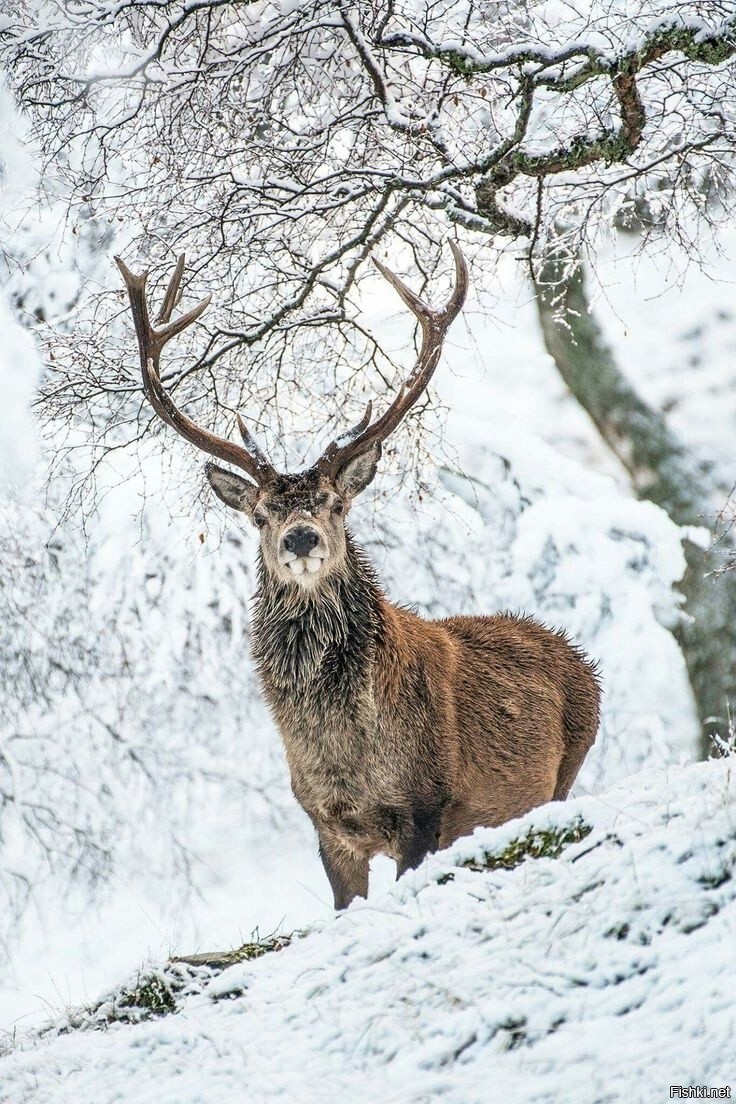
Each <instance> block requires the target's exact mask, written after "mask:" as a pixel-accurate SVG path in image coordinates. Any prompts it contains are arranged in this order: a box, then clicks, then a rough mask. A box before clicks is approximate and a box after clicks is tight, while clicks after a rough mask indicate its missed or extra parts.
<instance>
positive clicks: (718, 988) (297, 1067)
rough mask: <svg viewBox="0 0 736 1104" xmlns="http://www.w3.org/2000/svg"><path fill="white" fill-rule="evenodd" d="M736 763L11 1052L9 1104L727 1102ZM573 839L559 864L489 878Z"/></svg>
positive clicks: (734, 1072) (538, 828) (735, 899)
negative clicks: (97, 1024)
mask: <svg viewBox="0 0 736 1104" xmlns="http://www.w3.org/2000/svg"><path fill="white" fill-rule="evenodd" d="M734 766H736V764H735V763H734V761H733V759H731V760H725V761H718V762H710V763H707V764H699V765H695V766H689V767H686V768H671V769H670V770H669V771H667V772H663V771H653V770H649V771H646V772H642V773H641V774H639V775H637V776H636V777H634V778H631V779H629V780H627V781H626V782H625V783H622V784H621V785H618V786H615V787H613V788H612V789H609V790H608V791H607V792H605V793H603V794H600V795H598V796H595V797H586V798H579V799H577V800H576V801H573V802H568V803H566V804H564V805H562V804H553V805H550V806H548V807H547V808H545V809H543V810H538V811H536V812H535V813H532V814H530V815H528V816H527V817H525V818H524V819H523V820H521V821H516V822H513V823H511V824H508V825H505V826H504V827H502V828H500V829H497V830H494V831H490V830H483V831H478V832H476V833H475V835H474V837H472V838H471V839H469V840H465V841H461V842H460V843H459V844H458V845H456V846H455V847H454V848H452V849H451V850H449V851H448V852H445V853H442V854H440V855H437V856H434V857H433V858H431V859H429V860H428V861H426V862H425V864H424V865H423V866H422V868H421V869H420V870H418V871H416V872H413V873H411V874H410V875H408V876H407V877H405V878H404V879H402V881H401V882H400V883H399V884H398V885H397V886H396V887H395V888H392V889H391V890H389V891H388V892H385V893H383V894H382V895H380V896H377V897H375V898H373V899H372V900H370V901H369V902H367V903H364V902H359V903H356V904H354V905H353V906H352V907H351V908H350V910H349V911H348V913H346V914H344V915H343V916H341V917H339V918H338V919H336V920H331V921H326V922H325V923H323V924H322V925H321V926H319V927H317V928H315V929H313V930H312V931H311V932H309V933H308V934H306V935H305V937H304V938H299V939H296V940H295V941H294V942H293V943H292V945H291V946H290V947H288V948H287V949H285V950H282V951H280V952H278V953H271V954H268V955H266V956H265V957H263V958H261V959H259V960H257V961H255V962H250V963H243V964H240V965H236V966H233V967H231V968H229V969H227V970H225V971H224V972H223V973H221V974H220V975H219V976H217V977H215V978H214V979H213V980H210V981H204V982H200V983H199V985H198V986H195V989H196V990H197V991H195V992H194V993H192V994H191V995H189V996H188V997H186V998H184V999H183V1000H182V1001H181V1003H180V1009H179V1011H178V1012H177V1013H175V1014H170V1015H168V1016H165V1017H163V1018H159V1019H152V1020H149V1021H147V1022H142V1023H139V1024H136V1025H133V1026H131V1025H128V1024H113V1025H112V1026H110V1027H108V1028H107V1029H106V1030H94V1029H91V1028H88V1029H87V1030H79V1029H77V1030H74V1031H72V1032H71V1033H70V1034H66V1035H61V1036H59V1037H54V1036H53V1035H47V1036H46V1037H45V1038H44V1039H43V1040H41V1041H33V1040H31V1041H28V1040H25V1041H24V1040H18V1044H19V1046H18V1048H17V1049H16V1050H15V1051H14V1052H12V1053H10V1054H9V1055H8V1056H7V1057H5V1058H4V1059H3V1060H2V1062H1V1063H0V1086H1V1087H0V1100H2V1101H4V1102H5V1101H7V1102H10V1101H12V1102H13V1104H21V1102H23V1104H31V1101H32V1102H33V1104H72V1102H74V1104H78V1102H81V1101H94V1102H95V1104H113V1102H115V1104H128V1102H130V1104H133V1102H134V1101H135V1102H138V1101H141V1100H151V1101H153V1100H156V1101H159V1102H160V1104H202V1102H205V1101H206V1102H207V1104H221V1102H223V1104H224V1102H230V1101H232V1100H243V1099H247V1100H248V1101H253V1102H254V1104H261V1102H265V1101H281V1100H283V1101H285V1102H286V1101H288V1102H289V1104H293V1102H300V1104H311V1102H313V1101H314V1102H317V1101H320V1102H328V1104H333V1102H335V1104H337V1102H338V1101H343V1100H346V1099H349V1100H351V1101H354V1102H356V1104H357V1102H366V1104H368V1102H370V1104H373V1102H376V1101H379V1100H380V1101H382V1102H385V1104H389V1102H391V1104H411V1102H417V1104H419V1102H424V1101H428V1100H442V1101H447V1102H448V1104H449V1102H453V1104H495V1102H498V1104H501V1102H504V1104H505V1102H507V1101H520V1100H524V1101H525V1102H532V1101H540V1102H542V1101H544V1102H550V1101H564V1102H565V1104H578V1102H579V1104H599V1102H600V1104H603V1102H604V1101H606V1102H612V1101H626V1102H627V1104H631V1102H637V1101H642V1102H643V1101H647V1102H650V1101H653V1100H658V1099H668V1097H669V1093H668V1086H669V1085H670V1084H684V1085H693V1084H695V1085H700V1084H704V1085H711V1086H722V1085H734V1083H735V1082H736V1056H735V1055H734V1048H733V1030H734V1026H736V1024H735V1018H734V1011H733V1002H732V988H733V972H732V967H733V944H734V936H736V879H734V878H733V871H734V867H735V866H736V780H735V779H734ZM580 824H583V825H585V826H587V827H588V828H589V829H590V831H589V833H588V834H587V835H585V837H584V838H582V839H580V840H579V841H578V842H572V843H569V844H568V845H567V846H564V847H563V849H562V853H561V855H560V857H558V858H550V857H542V858H526V860H525V861H522V862H521V863H520V864H519V865H517V866H515V867H514V868H513V869H503V868H500V869H492V870H489V869H487V867H488V866H489V865H491V864H490V862H489V855H490V856H495V857H496V861H498V860H499V857H503V858H504V861H510V858H511V856H512V849H511V848H510V844H511V843H512V841H514V840H518V839H523V838H524V837H527V836H528V835H529V833H530V832H534V833H536V839H537V841H538V842H539V841H541V842H542V843H545V842H546V844H547V845H549V844H550V842H551V841H552V839H553V838H554V837H555V833H557V834H558V835H559V833H560V832H561V831H562V830H563V829H566V828H569V827H570V826H578V827H579V825H580ZM580 834H581V833H580V832H579V831H578V835H580ZM527 846H528V844H527ZM468 864H469V865H468ZM59 1026H62V1027H63V1020H62V1021H60V1023H59Z"/></svg>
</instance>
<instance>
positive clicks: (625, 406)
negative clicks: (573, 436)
mask: <svg viewBox="0 0 736 1104" xmlns="http://www.w3.org/2000/svg"><path fill="white" fill-rule="evenodd" d="M535 286H536V292H537V306H538V310H539V318H540V321H541V324H542V332H543V335H544V341H545V344H546V347H547V351H548V352H549V354H550V355H551V356H552V358H553V359H554V361H555V364H556V365H557V368H558V370H559V372H560V375H561V376H562V378H563V380H564V381H565V383H566V384H567V386H568V387H569V388H570V390H571V391H572V393H573V395H574V396H575V398H576V399H577V400H578V402H579V403H580V404H581V406H582V407H583V408H584V409H585V410H586V411H587V413H588V414H589V415H590V417H591V418H592V420H593V421H594V423H595V425H596V427H597V428H598V430H599V432H600V434H601V436H602V437H603V439H604V441H605V442H606V444H607V445H608V446H609V447H610V448H611V449H612V450H613V452H614V453H615V454H616V456H617V457H618V458H619V460H620V461H621V463H622V464H623V465H624V467H625V468H626V470H627V471H628V473H629V475H630V476H631V481H632V484H633V487H634V490H635V491H636V494H637V495H638V496H639V498H646V499H649V500H650V501H652V502H656V504H657V505H658V506H661V507H662V509H663V510H665V511H666V512H667V513H668V514H669V516H670V517H671V518H672V520H673V521H674V522H676V523H677V524H678V525H692V526H699V525H703V524H704V523H706V519H707V518H708V516H709V515H710V514H712V511H713V506H714V503H715V502H716V501H717V500H718V498H719V497H720V492H719V491H718V488H717V487H716V486H714V485H713V484H712V482H709V480H708V477H707V475H706V474H705V473H704V472H703V471H702V470H700V468H699V466H698V464H697V463H696V462H695V460H694V459H693V457H692V456H691V455H690V454H689V453H688V450H687V448H686V447H685V446H684V445H683V444H682V442H681V441H679V440H678V439H677V437H676V436H675V435H674V434H673V433H672V432H671V431H670V430H669V428H668V426H667V423H666V421H665V419H664V418H663V416H662V415H661V414H660V413H659V412H658V411H656V410H653V409H652V408H651V407H649V406H647V404H646V403H644V402H642V400H641V399H640V398H639V396H638V395H637V394H636V392H635V391H634V389H633V388H632V387H631V385H630V384H629V382H628V380H627V379H626V377H625V376H624V375H623V374H622V372H621V371H620V370H619V368H618V367H617V366H616V363H615V360H614V358H613V354H612V352H611V350H610V349H609V347H608V346H607V344H606V342H605V340H604V338H603V334H602V332H601V330H600V327H599V326H598V324H597V322H596V320H595V318H594V317H593V314H592V311H591V308H590V304H589V302H588V298H587V295H586V288H585V275H584V272H583V267H582V264H578V265H577V267H576V268H575V269H574V271H573V272H572V273H571V274H570V272H569V270H568V269H566V268H565V266H564V264H563V262H562V260H561V259H560V258H558V257H556V256H555V255H554V254H552V255H550V257H549V258H548V259H547V261H546V262H545V263H544V264H543V265H542V268H541V270H540V271H539V272H538V273H537V274H536V279H535ZM733 552H734V545H733V543H732V542H728V541H722V542H721V543H720V544H719V547H718V549H717V550H715V549H709V550H704V549H702V548H700V547H698V546H697V545H695V544H693V543H692V542H690V541H685V557H686V560H687V569H686V571H685V575H684V577H683V579H682V581H681V583H680V589H681V591H682V593H683V595H684V596H685V611H686V613H687V615H688V617H687V619H686V620H683V621H682V622H680V623H679V624H678V625H677V627H676V628H675V629H674V635H675V637H676V639H677V641H678V643H679V645H680V648H681V649H682V653H683V656H684V658H685V663H686V665H687V670H688V675H689V678H690V684H691V686H692V691H693V696H694V698H695V705H696V709H697V712H698V715H699V717H700V721H701V725H702V735H701V752H702V754H703V756H704V757H705V756H707V755H708V754H712V752H713V741H712V738H713V736H714V735H716V734H720V735H721V736H724V737H725V736H727V734H728V717H729V707H730V705H731V704H732V703H734V702H736V574H735V573H732V572H730V573H725V574H721V575H713V574H710V573H712V572H714V571H716V570H717V569H718V568H719V567H721V566H723V564H724V562H725V560H726V559H727V558H728V557H729V556H730V555H731V556H732V555H733Z"/></svg>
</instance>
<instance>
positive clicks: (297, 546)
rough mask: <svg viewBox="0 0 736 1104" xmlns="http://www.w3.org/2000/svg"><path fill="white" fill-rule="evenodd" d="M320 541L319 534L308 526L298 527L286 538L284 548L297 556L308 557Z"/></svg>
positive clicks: (291, 530) (290, 531)
mask: <svg viewBox="0 0 736 1104" xmlns="http://www.w3.org/2000/svg"><path fill="white" fill-rule="evenodd" d="M318 541H319V533H317V532H316V531H315V530H314V529H310V528H309V526H307V525H298V526H297V527H296V528H295V529H290V530H289V532H288V533H287V534H286V536H285V537H284V548H285V549H286V551H287V552H293V553H294V555H295V556H308V555H309V553H310V552H311V551H312V549H313V548H315V547H316V545H317V542H318Z"/></svg>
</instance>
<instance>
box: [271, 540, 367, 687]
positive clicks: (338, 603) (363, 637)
mask: <svg viewBox="0 0 736 1104" xmlns="http://www.w3.org/2000/svg"><path fill="white" fill-rule="evenodd" d="M384 602H385V599H384V598H383V594H382V592H381V589H380V586H379V584H378V581H377V578H376V575H375V572H374V570H373V568H372V566H371V565H370V563H369V561H368V559H367V557H366V556H365V554H364V553H363V552H362V550H361V549H359V548H357V547H356V545H355V544H354V543H353V541H352V539H351V538H350V537H349V536H348V538H347V550H346V556H345V562H344V564H343V566H342V567H341V569H340V570H338V571H335V572H333V573H332V574H331V575H329V576H328V577H327V578H326V579H325V580H324V582H323V583H322V585H321V586H319V587H317V588H315V589H314V590H302V589H301V588H299V587H297V586H293V585H292V586H287V585H284V584H283V583H281V582H280V581H279V580H277V579H275V578H274V577H273V576H272V575H271V574H270V573H269V572H268V570H267V568H266V566H265V564H264V563H263V560H262V559H261V560H260V561H259V587H258V590H257V592H256V598H255V604H254V609H253V614H254V616H253V654H254V657H255V659H256V662H257V664H258V669H259V672H260V675H261V678H262V679H263V682H264V685H265V688H266V691H267V692H268V694H269V696H270V697H271V698H272V700H274V704H275V703H276V700H277V699H280V698H282V697H284V696H289V697H290V698H291V699H292V700H293V698H294V696H297V697H298V696H300V695H307V696H309V697H310V698H314V697H316V696H317V695H318V694H319V695H321V696H322V697H324V696H325V695H328V696H329V699H331V700H333V701H342V702H345V703H347V699H348V698H349V697H352V696H353V694H354V693H356V692H359V691H360V689H362V688H363V687H364V686H365V683H366V680H368V679H370V675H371V669H372V664H373V657H374V654H375V650H376V646H377V644H378V642H379V639H380V637H381V633H382V628H383V618H382V616H381V609H382V604H383V603H384Z"/></svg>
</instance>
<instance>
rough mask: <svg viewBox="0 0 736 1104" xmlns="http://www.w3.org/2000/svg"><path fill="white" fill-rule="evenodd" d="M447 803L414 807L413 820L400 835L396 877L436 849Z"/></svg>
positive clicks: (412, 867) (417, 864)
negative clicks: (419, 807)
mask: <svg viewBox="0 0 736 1104" xmlns="http://www.w3.org/2000/svg"><path fill="white" fill-rule="evenodd" d="M444 809H445V804H444V803H443V804H441V805H433V806H430V807H429V808H422V809H414V811H413V814H412V817H411V820H410V821H409V823H408V824H407V825H406V827H405V828H404V830H403V831H402V833H401V835H400V836H399V858H398V860H397V862H396V877H397V878H400V877H401V875H402V874H405V873H406V871H407V870H413V869H414V868H415V867H417V866H419V864H420V863H421V862H422V860H423V859H424V858H426V856H427V855H428V854H430V852H432V851H436V850H437V846H438V844H439V838H440V821H441V820H442V814H443V812H444Z"/></svg>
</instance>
